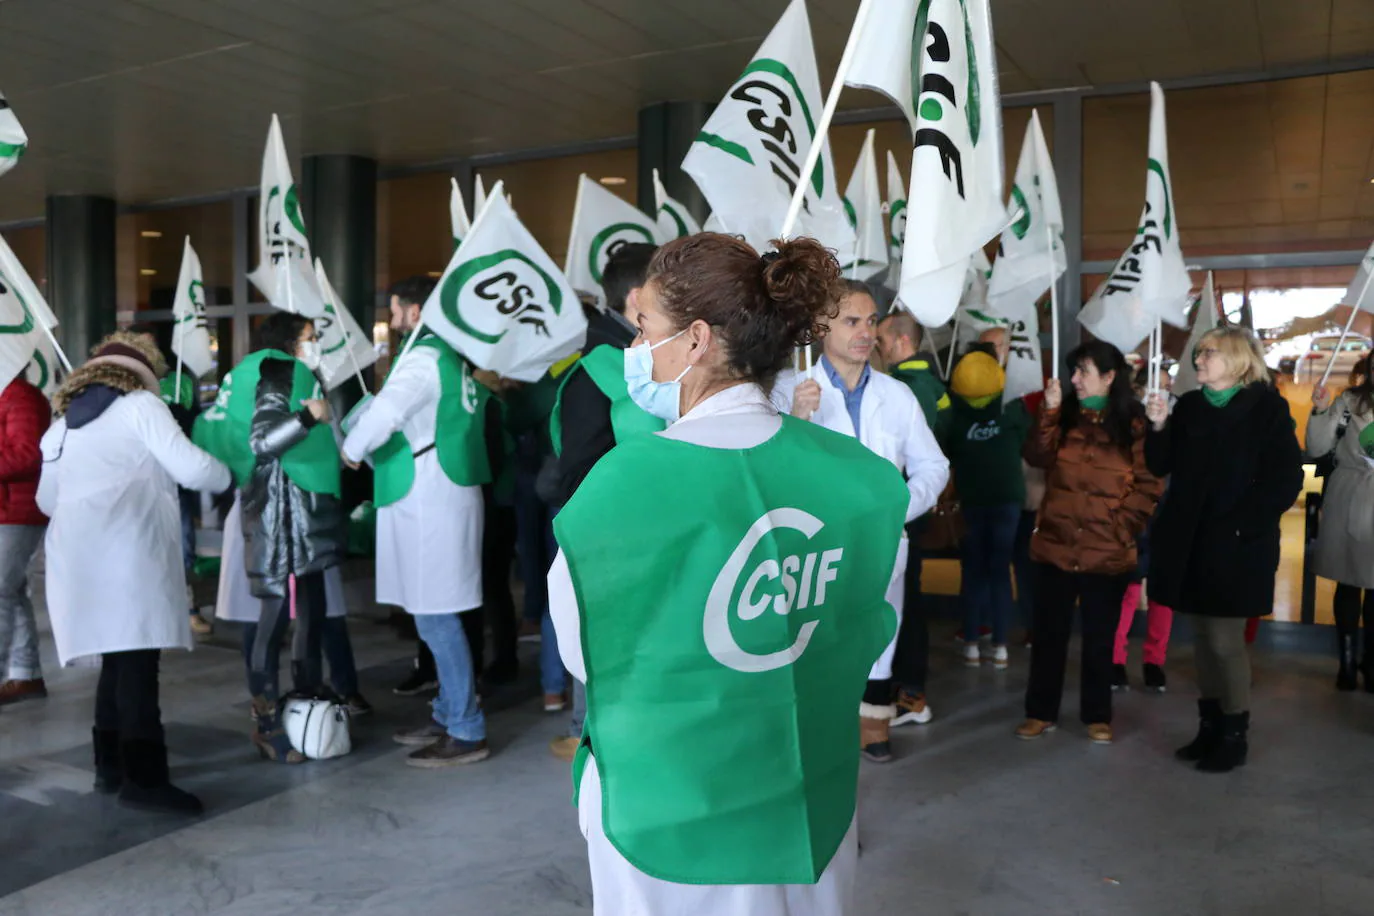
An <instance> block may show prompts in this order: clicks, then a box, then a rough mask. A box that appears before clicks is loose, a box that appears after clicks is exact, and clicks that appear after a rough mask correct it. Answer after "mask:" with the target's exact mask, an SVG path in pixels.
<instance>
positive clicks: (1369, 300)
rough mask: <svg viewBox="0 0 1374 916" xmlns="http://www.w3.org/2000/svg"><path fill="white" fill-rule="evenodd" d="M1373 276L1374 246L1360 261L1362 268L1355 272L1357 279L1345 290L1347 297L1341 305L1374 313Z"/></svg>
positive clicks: (1371, 246) (1372, 245) (1342, 300)
mask: <svg viewBox="0 0 1374 916" xmlns="http://www.w3.org/2000/svg"><path fill="white" fill-rule="evenodd" d="M1371 275H1374V244H1371V245H1370V246H1369V250H1367V251H1366V252H1365V253H1364V257H1363V258H1361V259H1360V266H1359V268H1358V269H1357V270H1356V271H1355V277H1354V279H1352V280H1351V281H1350V286H1348V287H1347V288H1346V290H1345V297H1344V298H1343V299H1341V305H1349V306H1352V307H1354V308H1357V309H1364V310H1365V311H1366V312H1374V283H1371V282H1370V279H1369V278H1370V276H1371Z"/></svg>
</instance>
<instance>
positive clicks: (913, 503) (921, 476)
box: [774, 281, 949, 763]
mask: <svg viewBox="0 0 1374 916" xmlns="http://www.w3.org/2000/svg"><path fill="white" fill-rule="evenodd" d="M877 327H878V304H877V302H875V301H874V299H873V295H872V293H870V292H869V290H868V287H867V286H866V285H864V284H863V283H859V282H855V281H851V282H850V284H849V293H848V295H846V296H845V297H844V298H843V299H842V300H840V304H839V314H837V315H836V316H835V318H833V319H831V321H830V329H829V332H828V333H827V334H826V336H825V338H824V340H823V341H822V349H823V355H822V356H821V358H820V359H819V360H817V361H816V364H815V365H814V366H812V367H811V368H810V369H809V370H807V371H806V372H804V373H802V374H801V375H799V376H798V375H795V374H791V375H790V376H789V377H788V378H781V377H780V378H779V380H778V383H777V386H776V388H775V389H774V390H775V395H776V396H777V398H778V400H779V401H781V402H782V403H784V404H787V405H788V406H789V408H790V411H791V413H792V415H793V416H795V417H799V418H800V419H803V420H811V421H812V422H814V423H819V424H820V425H822V426H824V427H826V428H827V429H831V430H834V431H835V432H839V433H844V434H845V435H847V436H857V437H858V439H859V441H860V442H862V443H863V444H864V445H866V446H868V448H869V449H871V450H872V451H874V452H876V453H878V454H879V455H881V456H883V457H884V458H886V459H887V460H889V461H891V462H892V463H893V464H894V465H896V466H897V469H898V470H899V471H901V472H902V473H903V474H904V475H905V476H906V478H907V491H908V493H910V501H909V503H908V504H907V510H906V520H907V521H908V522H910V521H912V520H913V519H916V518H919V517H920V516H922V515H924V514H925V513H926V512H928V511H930V510H931V509H932V508H933V507H934V506H935V502H936V500H937V499H939V496H940V493H941V491H942V490H944V488H945V483H946V482H947V481H948V480H949V461H948V460H947V459H946V458H945V456H944V454H943V453H942V452H941V451H940V446H939V445H937V444H936V442H935V436H934V435H933V434H932V433H931V431H930V427H929V426H928V425H927V423H926V419H925V415H924V414H923V413H922V411H921V405H920V404H919V403H918V402H917V400H916V396H915V395H914V394H912V393H911V389H910V388H908V387H907V386H906V385H905V384H903V383H902V382H899V381H897V380H896V379H894V378H892V377H891V376H888V375H885V374H883V373H881V372H876V371H874V370H873V369H872V368H871V367H870V366H869V364H868V358H869V356H870V354H871V353H872V352H873V347H874V345H875V343H876V341H877ZM907 548H908V545H907V542H906V540H905V539H903V540H902V542H901V546H900V547H899V550H898V553H899V555H898V557H897V566H896V569H895V571H894V573H893V580H892V583H891V584H890V585H889V587H888V593H887V598H888V601H889V602H890V603H891V604H892V606H893V607H894V608H896V610H897V616H898V620H899V621H900V619H901V614H902V605H903V589H904V587H905V582H906V553H907ZM895 648H896V640H895V639H894V640H893V643H892V645H889V646H888V648H887V651H886V652H884V653H883V654H882V657H881V658H879V659H878V661H877V662H876V663H875V664H874V666H873V670H872V671H871V672H870V673H869V680H868V688H867V689H866V690H865V691H864V698H863V703H862V704H861V705H860V708H859V715H860V735H859V741H860V745H861V750H862V752H863V754H864V756H865V757H867V758H868V759H869V760H872V761H874V762H877V763H886V762H887V761H889V760H891V759H892V747H891V744H890V743H889V741H888V731H889V726H890V724H891V721H892V718H893V716H894V715H895V714H896V707H895V706H894V705H893V686H892V655H893V652H894V650H895Z"/></svg>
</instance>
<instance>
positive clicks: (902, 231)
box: [888, 200, 906, 249]
mask: <svg viewBox="0 0 1374 916" xmlns="http://www.w3.org/2000/svg"><path fill="white" fill-rule="evenodd" d="M888 224H889V225H890V226H891V230H890V231H889V232H888V242H890V243H891V244H892V245H893V246H895V247H896V248H898V249H901V247H902V243H903V242H905V241H906V201H905V200H894V201H893V202H892V209H891V210H889V211H888Z"/></svg>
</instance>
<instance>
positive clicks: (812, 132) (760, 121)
mask: <svg viewBox="0 0 1374 916" xmlns="http://www.w3.org/2000/svg"><path fill="white" fill-rule="evenodd" d="M729 98H732V99H734V100H735V101H738V102H743V103H745V104H746V105H748V106H749V112H748V114H747V116H746V117H747V120H748V121H749V126H750V127H752V128H753V129H754V131H755V133H756V134H757V135H758V137H757V139H758V142H759V144H760V146H762V147H763V149H764V150H765V151H766V152H767V154H768V164H769V166H770V167H771V168H772V171H773V174H774V175H776V176H777V177H778V178H780V179H781V180H782V182H783V183H784V184H785V185H786V186H787V193H788V195H792V194H795V193H796V191H797V183H798V182H799V181H800V180H801V160H802V158H804V157H805V155H806V151H807V149H809V148H810V145H811V142H812V141H813V140H814V139H815V136H816V122H815V120H814V119H813V118H812V117H811V106H809V105H808V104H807V103H806V95H805V93H803V92H802V89H801V86H800V84H798V82H797V77H796V76H795V75H794V74H793V73H792V70H791V69H790V68H789V67H788V66H787V65H786V64H784V63H782V62H781V61H777V60H772V59H769V58H761V59H759V60H756V61H754V62H752V63H751V64H749V66H748V67H746V68H745V70H744V73H743V74H742V75H741V76H740V78H739V79H738V80H737V81H736V83H735V86H734V88H732V89H731V90H730V95H729ZM803 124H804V125H805V131H804V133H803V130H802V125H803ZM802 137H804V144H799V143H798V138H802ZM697 139H698V140H701V141H703V142H705V143H709V144H710V145H712V146H714V147H716V148H718V149H720V150H721V151H723V152H726V153H729V154H730V155H732V156H735V157H737V158H739V159H742V160H743V161H745V162H747V163H749V164H750V165H754V164H755V163H754V157H753V156H752V155H751V154H750V152H749V150H748V149H747V148H745V147H744V146H742V145H740V144H738V143H734V142H731V141H730V140H727V139H725V138H724V137H718V136H716V135H714V134H707V133H704V132H703V133H702V134H701V135H700V136H699V137H698V138H697ZM811 186H812V188H813V189H814V190H815V192H816V194H817V196H824V195H825V169H824V167H823V166H822V165H821V163H820V162H819V161H818V162H817V163H816V169H815V171H813V172H812V173H811ZM808 197H809V195H808ZM803 207H804V208H806V210H807V212H810V207H809V202H804V203H803Z"/></svg>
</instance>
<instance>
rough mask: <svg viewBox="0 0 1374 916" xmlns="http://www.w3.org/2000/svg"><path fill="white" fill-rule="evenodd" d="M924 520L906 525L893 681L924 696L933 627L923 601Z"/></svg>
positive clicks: (893, 661)
mask: <svg viewBox="0 0 1374 916" xmlns="http://www.w3.org/2000/svg"><path fill="white" fill-rule="evenodd" d="M925 527H926V526H925V520H924V519H920V518H918V519H916V521H914V522H911V523H909V524H908V525H907V526H906V535H907V555H906V588H905V589H904V591H903V594H902V602H903V607H902V625H901V627H900V628H899V629H898V630H897V648H896V650H895V651H894V652H893V655H892V679H893V680H894V681H896V682H897V684H898V686H900V687H902V688H904V689H905V690H908V691H910V692H911V693H925V691H926V673H927V671H928V670H929V667H930V625H929V621H928V619H927V617H926V607H925V602H924V601H923V600H922V598H921V568H922V565H923V564H922V557H921V533H922V532H923V531H924V530H925Z"/></svg>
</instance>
